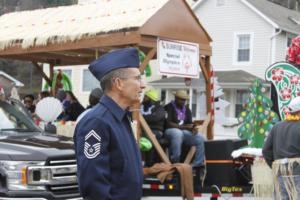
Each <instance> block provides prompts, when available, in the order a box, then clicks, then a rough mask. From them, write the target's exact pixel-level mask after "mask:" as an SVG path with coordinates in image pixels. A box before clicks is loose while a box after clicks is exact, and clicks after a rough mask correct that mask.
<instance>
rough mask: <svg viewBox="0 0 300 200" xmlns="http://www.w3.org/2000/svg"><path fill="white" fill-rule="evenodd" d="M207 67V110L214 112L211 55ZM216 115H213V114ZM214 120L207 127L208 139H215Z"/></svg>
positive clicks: (206, 62)
mask: <svg viewBox="0 0 300 200" xmlns="http://www.w3.org/2000/svg"><path fill="white" fill-rule="evenodd" d="M205 68H206V69H207V74H208V75H209V76H208V78H207V80H206V109H207V112H210V113H213V112H214V111H212V110H211V109H214V108H213V106H212V102H213V101H214V99H212V98H213V96H212V89H213V88H212V84H213V83H212V74H211V73H212V70H211V64H210V56H206V57H205ZM211 117H212V118H213V117H214V116H213V115H212V116H211ZM213 123H214V121H213V120H210V122H209V124H208V127H207V139H208V140H213V139H214V133H213V126H214V125H213Z"/></svg>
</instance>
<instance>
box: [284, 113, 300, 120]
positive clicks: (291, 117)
mask: <svg viewBox="0 0 300 200" xmlns="http://www.w3.org/2000/svg"><path fill="white" fill-rule="evenodd" d="M284 120H286V121H299V120H300V116H298V115H292V114H288V115H286V116H285V118H284Z"/></svg>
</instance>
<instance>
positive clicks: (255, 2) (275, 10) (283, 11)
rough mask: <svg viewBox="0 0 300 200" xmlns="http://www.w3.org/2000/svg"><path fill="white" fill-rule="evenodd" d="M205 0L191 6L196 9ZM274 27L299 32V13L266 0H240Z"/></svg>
mask: <svg viewBox="0 0 300 200" xmlns="http://www.w3.org/2000/svg"><path fill="white" fill-rule="evenodd" d="M204 1H205V0H199V1H198V2H197V3H195V4H194V5H193V6H192V7H193V10H195V9H197V7H198V6H200V5H201V3H203V2H204ZM240 1H241V2H243V3H244V4H245V5H246V6H248V7H249V8H250V9H252V10H253V11H254V12H255V13H257V14H258V15H259V16H261V17H262V18H263V19H264V20H266V21H267V22H268V23H270V24H271V25H272V26H273V27H274V28H279V29H282V30H284V31H286V32H290V33H294V34H299V33H300V13H299V12H297V11H295V10H291V9H288V8H286V7H284V6H281V5H278V4H276V3H273V2H270V1H267V0H240Z"/></svg>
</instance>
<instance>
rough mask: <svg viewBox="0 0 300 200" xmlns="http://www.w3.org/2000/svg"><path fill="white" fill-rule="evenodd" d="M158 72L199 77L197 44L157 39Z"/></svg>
mask: <svg viewBox="0 0 300 200" xmlns="http://www.w3.org/2000/svg"><path fill="white" fill-rule="evenodd" d="M157 59H158V63H159V73H160V74H163V75H173V76H181V77H190V78H199V67H200V66H199V45H198V44H196V43H189V42H183V41H176V40H165V39H158V40H157Z"/></svg>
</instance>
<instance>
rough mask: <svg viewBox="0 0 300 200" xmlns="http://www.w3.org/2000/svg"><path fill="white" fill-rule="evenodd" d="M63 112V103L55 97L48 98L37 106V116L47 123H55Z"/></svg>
mask: <svg viewBox="0 0 300 200" xmlns="http://www.w3.org/2000/svg"><path fill="white" fill-rule="evenodd" d="M62 111H63V107H62V104H61V102H60V101H59V100H58V99H56V98H54V97H46V98H44V99H42V100H41V101H39V102H38V103H37V105H36V109H35V112H36V114H37V115H38V116H39V117H40V118H41V119H42V120H43V121H45V122H53V121H54V120H56V118H57V117H58V116H59V115H60V113H61V112H62Z"/></svg>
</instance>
